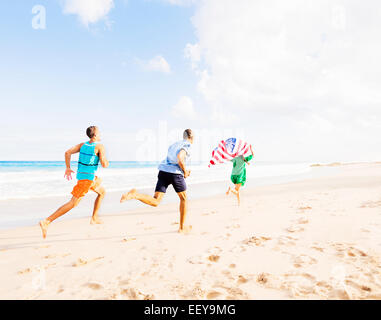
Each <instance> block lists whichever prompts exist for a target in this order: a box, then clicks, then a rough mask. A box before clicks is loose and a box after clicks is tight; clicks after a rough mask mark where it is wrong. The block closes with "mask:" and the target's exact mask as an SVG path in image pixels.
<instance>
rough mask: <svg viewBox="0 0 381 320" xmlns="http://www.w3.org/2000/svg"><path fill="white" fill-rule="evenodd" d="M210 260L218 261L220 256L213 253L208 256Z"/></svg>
mask: <svg viewBox="0 0 381 320" xmlns="http://www.w3.org/2000/svg"><path fill="white" fill-rule="evenodd" d="M208 260H209V261H212V262H218V260H220V256H218V255H214V254H212V255H210V256H209V257H208Z"/></svg>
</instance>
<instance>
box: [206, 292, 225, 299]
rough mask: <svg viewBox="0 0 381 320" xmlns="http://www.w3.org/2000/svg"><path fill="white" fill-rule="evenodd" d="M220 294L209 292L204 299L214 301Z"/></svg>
mask: <svg viewBox="0 0 381 320" xmlns="http://www.w3.org/2000/svg"><path fill="white" fill-rule="evenodd" d="M221 294H222V293H221V292H218V291H211V292H209V293H207V295H206V298H207V299H208V300H214V299H216V298H218V297H219V296H221Z"/></svg>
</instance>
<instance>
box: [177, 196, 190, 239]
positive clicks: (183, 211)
mask: <svg viewBox="0 0 381 320" xmlns="http://www.w3.org/2000/svg"><path fill="white" fill-rule="evenodd" d="M177 194H178V195H179V198H180V227H179V232H180V233H188V232H190V231H191V230H192V226H190V225H188V226H185V225H184V224H185V219H186V216H187V212H188V199H187V193H186V191H183V192H179V193H177Z"/></svg>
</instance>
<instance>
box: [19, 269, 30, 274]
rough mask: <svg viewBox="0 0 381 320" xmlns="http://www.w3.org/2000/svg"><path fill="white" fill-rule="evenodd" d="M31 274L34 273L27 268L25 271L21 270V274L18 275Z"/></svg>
mask: <svg viewBox="0 0 381 320" xmlns="http://www.w3.org/2000/svg"><path fill="white" fill-rule="evenodd" d="M31 272H32V269H31V268H26V269H24V270H20V271H19V272H17V274H26V273H31Z"/></svg>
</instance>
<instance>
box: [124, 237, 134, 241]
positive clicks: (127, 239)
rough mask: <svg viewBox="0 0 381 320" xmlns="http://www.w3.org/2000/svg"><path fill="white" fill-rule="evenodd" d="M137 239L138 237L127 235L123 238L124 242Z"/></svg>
mask: <svg viewBox="0 0 381 320" xmlns="http://www.w3.org/2000/svg"><path fill="white" fill-rule="evenodd" d="M134 240H136V238H133V237H126V238H123V240H122V241H123V242H129V241H134Z"/></svg>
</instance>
